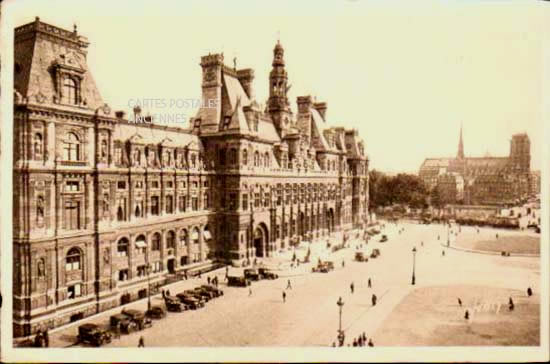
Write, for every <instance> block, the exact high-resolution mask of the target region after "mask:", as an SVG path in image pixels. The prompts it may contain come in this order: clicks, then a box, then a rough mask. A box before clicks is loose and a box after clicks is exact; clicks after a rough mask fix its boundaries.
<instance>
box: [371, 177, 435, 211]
mask: <svg viewBox="0 0 550 364" xmlns="http://www.w3.org/2000/svg"><path fill="white" fill-rule="evenodd" d="M429 197H430V193H429V191H428V189H427V188H426V185H425V184H424V182H423V181H422V180H421V179H420V178H419V177H418V176H416V175H414V174H407V173H399V174H398V175H396V176H388V175H386V174H384V173H382V172H379V171H377V170H372V171H370V172H369V200H370V205H371V207H372V208H376V207H384V206H391V205H394V204H404V205H407V206H409V207H412V208H423V207H427V205H428V202H429Z"/></svg>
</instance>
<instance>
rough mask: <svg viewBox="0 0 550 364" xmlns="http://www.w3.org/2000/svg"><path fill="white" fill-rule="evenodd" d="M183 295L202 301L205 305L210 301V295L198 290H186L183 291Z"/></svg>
mask: <svg viewBox="0 0 550 364" xmlns="http://www.w3.org/2000/svg"><path fill="white" fill-rule="evenodd" d="M183 293H184V294H186V295H188V296H193V297H195V298H196V299H198V300H199V301H202V302H204V303H206V302H208V301H210V294H205V293H204V292H202V291H198V290H195V289H186V290H185V291H183Z"/></svg>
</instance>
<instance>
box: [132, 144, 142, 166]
mask: <svg viewBox="0 0 550 364" xmlns="http://www.w3.org/2000/svg"><path fill="white" fill-rule="evenodd" d="M140 164H141V151H140V150H139V149H138V148H136V149H135V150H134V166H139V165H140Z"/></svg>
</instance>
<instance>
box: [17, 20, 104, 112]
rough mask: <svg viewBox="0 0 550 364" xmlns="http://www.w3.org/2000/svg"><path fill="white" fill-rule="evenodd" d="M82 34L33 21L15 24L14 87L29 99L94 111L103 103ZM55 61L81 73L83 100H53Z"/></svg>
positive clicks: (82, 110) (46, 103)
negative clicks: (77, 102) (71, 103)
mask: <svg viewBox="0 0 550 364" xmlns="http://www.w3.org/2000/svg"><path fill="white" fill-rule="evenodd" d="M87 46H88V42H87V40H86V38H85V37H82V36H79V35H78V34H77V33H76V31H74V32H70V31H67V30H64V29H61V28H58V27H55V26H53V25H49V24H45V23H42V22H40V21H39V19H38V18H37V19H36V21H34V22H32V23H29V24H25V25H22V26H20V27H17V28H15V43H14V54H15V59H14V61H15V72H14V88H15V90H16V92H18V93H19V94H20V95H21V96H22V97H23V98H26V99H28V101H29V103H39V104H43V105H44V106H51V107H56V108H58V109H67V110H71V111H74V110H75V107H76V108H78V109H79V110H78V111H79V112H95V110H97V109H98V108H100V107H102V106H103V105H104V102H103V99H102V98H101V95H100V93H99V90H98V89H97V87H96V84H95V81H94V79H93V76H92V73H91V72H90V70H89V69H88V65H87V63H86V56H87V52H86V47H87ZM57 65H61V66H63V67H66V68H67V69H70V70H73V71H75V72H76V73H78V74H80V75H81V76H82V81H81V86H80V87H81V97H82V100H83V104H81V105H79V106H67V105H63V104H58V103H55V102H54V97H55V96H56V94H57V92H56V91H57V90H56V85H55V83H56V78H55V72H54V69H55V67H56V66H57Z"/></svg>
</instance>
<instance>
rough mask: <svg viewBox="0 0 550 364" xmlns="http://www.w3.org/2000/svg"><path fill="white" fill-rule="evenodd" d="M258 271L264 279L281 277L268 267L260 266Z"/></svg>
mask: <svg viewBox="0 0 550 364" xmlns="http://www.w3.org/2000/svg"><path fill="white" fill-rule="evenodd" d="M258 272H259V273H260V275H261V276H262V277H263V278H264V279H277V278H279V275H278V274H277V273H274V272H272V271H270V270H269V269H267V268H260V269H259V270H258Z"/></svg>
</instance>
